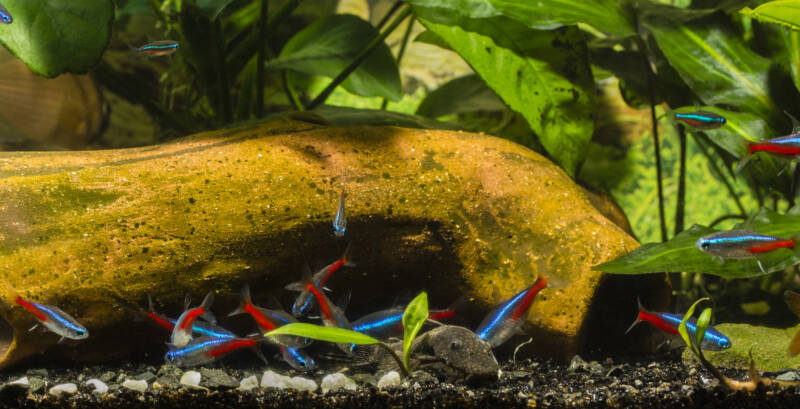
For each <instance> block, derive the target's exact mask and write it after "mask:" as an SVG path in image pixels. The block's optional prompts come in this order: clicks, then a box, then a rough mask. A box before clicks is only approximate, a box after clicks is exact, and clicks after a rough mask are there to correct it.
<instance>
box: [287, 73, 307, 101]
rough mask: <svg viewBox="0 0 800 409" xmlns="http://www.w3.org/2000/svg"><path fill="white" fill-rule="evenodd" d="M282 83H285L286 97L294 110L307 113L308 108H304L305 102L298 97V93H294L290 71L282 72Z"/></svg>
mask: <svg viewBox="0 0 800 409" xmlns="http://www.w3.org/2000/svg"><path fill="white" fill-rule="evenodd" d="M281 81H282V82H283V90H284V92H286V97H287V98H289V102H291V103H292V106H293V107H294V109H296V110H298V111H305V110H306V108H305V107H304V106H303V102H302V101H300V98H298V97H297V93H296V92H295V91H294V88H292V84H290V83H289V70H283V71H281Z"/></svg>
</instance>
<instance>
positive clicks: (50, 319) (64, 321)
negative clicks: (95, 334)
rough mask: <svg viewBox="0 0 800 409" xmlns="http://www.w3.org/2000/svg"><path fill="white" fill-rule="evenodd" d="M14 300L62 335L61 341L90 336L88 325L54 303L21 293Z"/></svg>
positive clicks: (44, 325)
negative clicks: (38, 301)
mask: <svg viewBox="0 0 800 409" xmlns="http://www.w3.org/2000/svg"><path fill="white" fill-rule="evenodd" d="M14 302H15V303H17V304H18V305H19V306H21V307H22V308H25V309H26V310H28V311H29V312H30V313H31V314H33V316H34V317H35V318H36V320H37V321H39V324H41V325H42V326H43V327H45V328H47V329H48V330H50V331H52V332H54V333H56V334H57V335H61V339H59V340H58V341H59V342H61V341H63V340H64V338H69V339H84V338H87V337H88V336H89V331H88V330H87V329H86V327H84V326H83V325H81V324H80V323H79V322H78V321H77V320H76V319H75V318H72V317H71V316H70V315H69V314H67V313H65V312H64V311H61V309H60V308H58V307H56V306H54V305H47V304H39V303H36V302H33V301H30V300H26V299H24V298H22V297H21V296H20V295H19V294H16V295H15V297H14ZM37 325H38V324H37ZM37 325H34V326H33V327H31V330H33V329H35V328H36V326H37Z"/></svg>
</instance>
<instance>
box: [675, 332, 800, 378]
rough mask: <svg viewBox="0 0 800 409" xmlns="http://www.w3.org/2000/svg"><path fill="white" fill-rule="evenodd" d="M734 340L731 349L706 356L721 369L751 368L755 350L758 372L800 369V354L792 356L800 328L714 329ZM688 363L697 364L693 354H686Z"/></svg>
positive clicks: (685, 357)
mask: <svg viewBox="0 0 800 409" xmlns="http://www.w3.org/2000/svg"><path fill="white" fill-rule="evenodd" d="M714 327H715V328H716V329H717V330H719V331H720V332H722V333H723V334H725V335H727V336H728V338H730V340H731V344H732V346H731V349H729V350H726V351H719V352H710V351H705V352H703V354H704V355H705V357H706V358H707V359H708V360H709V362H711V363H712V364H714V365H715V366H717V367H720V368H736V369H747V368H749V367H750V358H749V353H750V351H751V350H752V352H753V359H754V360H755V362H756V369H758V370H759V371H767V372H777V371H781V370H785V369H795V368H798V367H800V355H799V356H796V357H790V356H789V354H788V349H789V343H790V342H791V340H792V337H794V334H795V333H797V331H800V325H798V326H796V327H793V328H786V329H781V328H767V327H758V326H753V325H749V324H719V325H715V326H714ZM683 358H684V360H687V359H688V360H693V361H694V362H697V358H695V357H694V356H693V355H692V354H691V352H690V351H688V350H686V351H684V353H683Z"/></svg>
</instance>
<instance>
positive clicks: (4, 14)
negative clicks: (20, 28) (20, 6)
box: [0, 4, 14, 24]
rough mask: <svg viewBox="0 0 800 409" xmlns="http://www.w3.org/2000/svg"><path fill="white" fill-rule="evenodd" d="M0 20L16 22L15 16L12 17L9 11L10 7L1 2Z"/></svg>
mask: <svg viewBox="0 0 800 409" xmlns="http://www.w3.org/2000/svg"><path fill="white" fill-rule="evenodd" d="M0 22H2V23H3V24H11V23H13V22H14V17H11V13H9V12H8V9H7V8H5V6H3V5H2V4H0Z"/></svg>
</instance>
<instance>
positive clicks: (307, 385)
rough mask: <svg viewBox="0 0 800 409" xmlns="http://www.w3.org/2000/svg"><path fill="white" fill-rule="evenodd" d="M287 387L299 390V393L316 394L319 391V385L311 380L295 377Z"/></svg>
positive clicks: (287, 383) (287, 382)
mask: <svg viewBox="0 0 800 409" xmlns="http://www.w3.org/2000/svg"><path fill="white" fill-rule="evenodd" d="M286 387H287V388H292V389H297V390H298V391H308V392H314V391H315V390H317V383H316V382H314V381H313V380H311V379H307V378H303V377H300V376H295V377H294V378H292V379H289V380H288V381H286Z"/></svg>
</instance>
